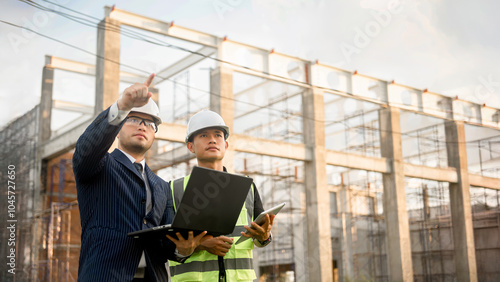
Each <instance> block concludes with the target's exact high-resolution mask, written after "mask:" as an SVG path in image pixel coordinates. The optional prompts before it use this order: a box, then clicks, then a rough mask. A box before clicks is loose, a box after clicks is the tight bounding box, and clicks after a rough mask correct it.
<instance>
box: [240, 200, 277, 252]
mask: <svg viewBox="0 0 500 282" xmlns="http://www.w3.org/2000/svg"><path fill="white" fill-rule="evenodd" d="M284 206H285V203H281V204H279V205H277V206H274V207H272V208H270V209H268V210H265V211H263V212H261V213H260V214H259V216H257V218H256V219H255V220H254V222H255V223H257V224H258V225H262V224H264V221H265V220H266V214H268V215H277V214H278V213H279V212H280V210H281V209H282V208H283V207H284ZM245 233H246V234H248V233H249V232H248V230H247V231H245ZM248 239H250V238H249V237H244V236H241V237H240V239H238V241H236V244H239V243H241V242H245V241H246V240H248Z"/></svg>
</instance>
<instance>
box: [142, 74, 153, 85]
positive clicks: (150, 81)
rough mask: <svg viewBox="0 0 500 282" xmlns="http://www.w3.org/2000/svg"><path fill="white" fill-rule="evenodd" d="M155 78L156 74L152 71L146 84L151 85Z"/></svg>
mask: <svg viewBox="0 0 500 282" xmlns="http://www.w3.org/2000/svg"><path fill="white" fill-rule="evenodd" d="M154 78H155V74H154V73H152V74H151V75H149V77H148V79H147V80H146V82H144V85H146V86H147V87H149V86H150V85H151V83H152V82H153V79H154Z"/></svg>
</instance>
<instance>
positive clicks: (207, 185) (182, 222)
mask: <svg viewBox="0 0 500 282" xmlns="http://www.w3.org/2000/svg"><path fill="white" fill-rule="evenodd" d="M252 181H253V180H252V178H250V177H245V176H241V175H236V174H230V173H227V172H223V171H218V170H213V169H208V168H202V167H198V166H195V167H194V168H193V171H192V172H191V176H190V178H189V181H188V183H187V186H186V189H185V190H184V195H183V197H182V199H181V203H180V205H179V206H178V207H177V213H176V214H175V217H174V220H173V222H172V224H167V225H162V226H157V227H153V228H150V229H143V230H139V231H135V232H130V233H128V236H129V237H134V238H140V239H146V238H151V237H158V236H163V237H164V236H165V235H166V234H169V235H170V236H172V237H174V238H176V236H175V233H176V232H180V233H181V234H182V235H183V236H184V238H187V234H188V231H194V235H195V236H196V235H197V234H199V233H201V232H203V231H205V230H206V231H207V234H210V235H213V236H214V237H215V236H220V235H228V234H231V233H232V232H233V230H234V227H235V225H236V221H237V220H238V217H239V215H240V212H241V208H242V207H243V205H244V203H245V199H246V197H247V194H248V191H249V190H250V186H251V184H252ZM172 189H173V187H172Z"/></svg>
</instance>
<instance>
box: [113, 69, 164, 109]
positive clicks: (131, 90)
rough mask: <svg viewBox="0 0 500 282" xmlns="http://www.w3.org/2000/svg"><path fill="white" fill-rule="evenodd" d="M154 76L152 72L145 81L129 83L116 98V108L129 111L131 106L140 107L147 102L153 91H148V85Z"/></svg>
mask: <svg viewBox="0 0 500 282" xmlns="http://www.w3.org/2000/svg"><path fill="white" fill-rule="evenodd" d="M154 78H155V74H154V73H152V74H151V75H150V76H149V77H148V79H147V80H146V82H144V83H135V84H134V85H131V86H130V87H128V88H127V89H125V91H123V94H122V95H121V96H120V98H119V99H118V102H117V104H118V109H120V110H122V111H130V110H131V109H132V108H133V107H141V106H144V105H146V104H147V103H148V101H149V98H151V96H153V93H151V92H149V91H148V87H149V86H150V85H151V83H152V82H153V79H154Z"/></svg>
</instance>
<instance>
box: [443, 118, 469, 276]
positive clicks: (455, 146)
mask: <svg viewBox="0 0 500 282" xmlns="http://www.w3.org/2000/svg"><path fill="white" fill-rule="evenodd" d="M444 126H445V133H446V151H447V155H448V166H449V167H453V168H455V169H456V170H457V183H450V188H449V191H450V206H451V221H452V225H453V245H454V249H453V251H454V258H455V269H456V277H457V280H458V281H464V282H465V281H477V266H476V250H475V247H474V229H473V226H472V210H471V203H470V183H469V172H468V165H467V147H466V144H467V140H466V139H465V128H464V127H465V126H464V123H463V122H459V121H446V122H445V124H444Z"/></svg>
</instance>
